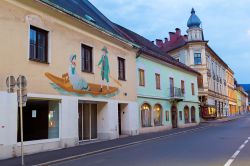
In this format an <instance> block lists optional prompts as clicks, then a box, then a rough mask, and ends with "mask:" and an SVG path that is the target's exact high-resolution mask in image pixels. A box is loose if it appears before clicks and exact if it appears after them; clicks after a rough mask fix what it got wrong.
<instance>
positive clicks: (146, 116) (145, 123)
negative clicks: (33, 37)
mask: <svg viewBox="0 0 250 166" xmlns="http://www.w3.org/2000/svg"><path fill="white" fill-rule="evenodd" d="M141 126H142V127H151V106H150V105H149V104H147V103H145V104H143V105H142V106H141Z"/></svg>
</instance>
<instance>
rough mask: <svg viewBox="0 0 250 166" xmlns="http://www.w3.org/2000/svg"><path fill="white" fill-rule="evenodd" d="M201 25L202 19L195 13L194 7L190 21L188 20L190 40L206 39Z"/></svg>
mask: <svg viewBox="0 0 250 166" xmlns="http://www.w3.org/2000/svg"><path fill="white" fill-rule="evenodd" d="M200 25H201V20H200V19H199V17H198V16H197V15H196V14H195V10H194V8H192V10H191V16H190V17H189V19H188V22H187V27H188V30H187V33H188V41H202V40H204V37H203V30H202V28H201V27H200Z"/></svg>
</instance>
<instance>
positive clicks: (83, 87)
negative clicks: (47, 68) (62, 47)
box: [45, 47, 121, 97]
mask: <svg viewBox="0 0 250 166" xmlns="http://www.w3.org/2000/svg"><path fill="white" fill-rule="evenodd" d="M102 52H103V54H102V57H101V59H100V61H99V63H98V65H97V66H98V69H99V70H100V74H101V82H100V84H94V83H88V82H87V81H86V80H85V79H84V78H83V77H81V76H80V75H79V74H78V73H77V71H76V58H77V56H76V55H75V54H74V55H71V56H70V58H69V61H70V67H69V70H68V72H67V73H65V74H63V75H62V77H58V76H55V75H53V74H51V73H49V72H46V73H45V76H46V77H47V78H48V79H49V80H50V81H52V83H51V86H52V87H53V88H54V89H56V90H57V91H58V92H59V93H61V94H64V95H75V96H82V95H92V96H106V97H112V96H115V95H117V94H118V92H119V89H118V88H117V87H112V86H109V83H110V80H112V81H114V82H115V83H116V84H117V85H118V86H120V87H121V84H120V82H119V81H118V80H116V79H114V77H112V76H111V75H110V68H109V60H108V50H107V48H106V47H103V48H102Z"/></svg>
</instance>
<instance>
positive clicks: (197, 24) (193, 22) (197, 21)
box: [187, 8, 201, 28]
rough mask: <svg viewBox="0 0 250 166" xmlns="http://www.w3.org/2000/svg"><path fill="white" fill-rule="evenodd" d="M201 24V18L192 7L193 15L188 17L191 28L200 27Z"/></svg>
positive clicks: (188, 24)
mask: <svg viewBox="0 0 250 166" xmlns="http://www.w3.org/2000/svg"><path fill="white" fill-rule="evenodd" d="M200 25H201V20H200V19H199V17H198V16H197V15H196V14H195V11H194V8H192V10H191V16H190V17H189V19H188V22H187V26H188V27H189V28H192V27H200Z"/></svg>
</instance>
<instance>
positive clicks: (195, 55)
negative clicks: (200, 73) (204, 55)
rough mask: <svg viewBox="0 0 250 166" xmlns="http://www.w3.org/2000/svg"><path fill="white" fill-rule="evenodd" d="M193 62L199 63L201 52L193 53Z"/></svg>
mask: <svg viewBox="0 0 250 166" xmlns="http://www.w3.org/2000/svg"><path fill="white" fill-rule="evenodd" d="M194 64H195V65H201V53H194Z"/></svg>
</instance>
